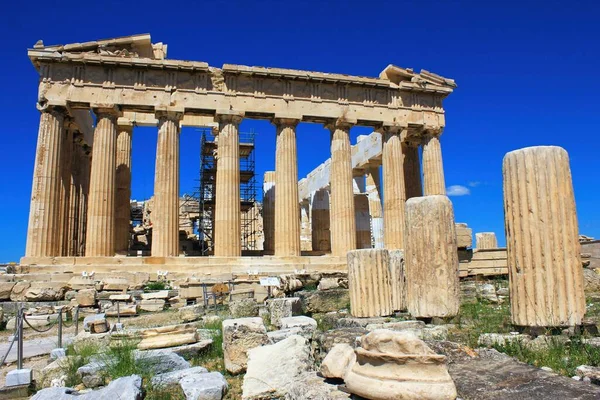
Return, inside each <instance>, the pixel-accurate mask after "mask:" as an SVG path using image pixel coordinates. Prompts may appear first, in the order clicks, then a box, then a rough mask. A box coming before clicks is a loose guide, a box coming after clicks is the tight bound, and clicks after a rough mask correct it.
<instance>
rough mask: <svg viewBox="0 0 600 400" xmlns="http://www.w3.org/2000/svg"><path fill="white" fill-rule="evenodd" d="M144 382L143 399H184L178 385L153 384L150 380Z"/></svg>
mask: <svg viewBox="0 0 600 400" xmlns="http://www.w3.org/2000/svg"><path fill="white" fill-rule="evenodd" d="M148 382H149V383H147V384H146V387H145V389H146V397H145V400H185V398H186V397H185V394H184V393H183V390H182V389H181V386H179V385H168V386H154V385H152V383H151V381H148Z"/></svg>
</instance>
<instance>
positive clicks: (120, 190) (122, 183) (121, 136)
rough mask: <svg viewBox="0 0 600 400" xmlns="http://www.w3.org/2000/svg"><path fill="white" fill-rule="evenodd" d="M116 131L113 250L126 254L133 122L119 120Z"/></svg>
mask: <svg viewBox="0 0 600 400" xmlns="http://www.w3.org/2000/svg"><path fill="white" fill-rule="evenodd" d="M118 122H119V125H118V133H117V170H116V182H117V191H116V198H115V225H116V226H115V250H116V251H117V253H122V254H127V250H128V249H129V231H130V220H131V207H130V204H129V202H130V200H131V140H132V134H133V124H132V123H131V122H130V121H123V120H119V121H118Z"/></svg>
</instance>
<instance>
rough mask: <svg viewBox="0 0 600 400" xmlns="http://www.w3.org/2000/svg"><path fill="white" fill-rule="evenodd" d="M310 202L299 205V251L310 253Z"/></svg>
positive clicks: (306, 200) (305, 200)
mask: <svg viewBox="0 0 600 400" xmlns="http://www.w3.org/2000/svg"><path fill="white" fill-rule="evenodd" d="M310 215H311V214H310V202H309V201H308V199H304V200H302V202H301V203H300V250H301V251H312V228H311V222H310Z"/></svg>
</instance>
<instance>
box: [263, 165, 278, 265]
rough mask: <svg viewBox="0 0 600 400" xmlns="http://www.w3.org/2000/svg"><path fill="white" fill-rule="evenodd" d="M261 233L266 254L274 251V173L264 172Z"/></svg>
mask: <svg viewBox="0 0 600 400" xmlns="http://www.w3.org/2000/svg"><path fill="white" fill-rule="evenodd" d="M263 231H264V236H265V242H264V245H263V248H264V250H265V252H266V253H271V254H272V253H273V251H274V250H275V171H265V176H264V183H263Z"/></svg>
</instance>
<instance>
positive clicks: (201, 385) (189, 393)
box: [179, 372, 229, 400]
mask: <svg viewBox="0 0 600 400" xmlns="http://www.w3.org/2000/svg"><path fill="white" fill-rule="evenodd" d="M179 385H180V386H181V389H183V393H184V394H185V396H186V399H198V400H200V399H206V400H221V399H222V398H223V396H225V394H226V393H227V390H228V389H229V385H228V384H227V381H226V380H225V378H224V377H223V375H221V373H220V372H207V373H205V374H200V375H191V376H186V377H183V378H182V379H181V380H180V381H179Z"/></svg>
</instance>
